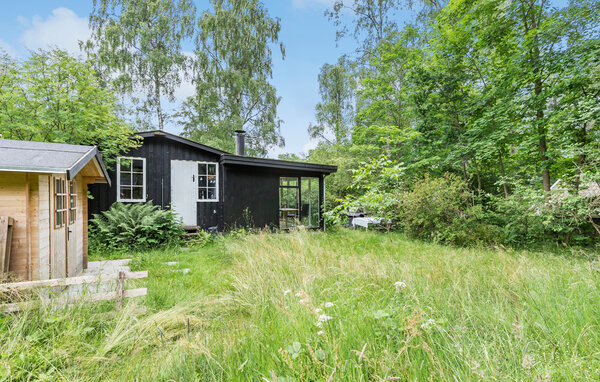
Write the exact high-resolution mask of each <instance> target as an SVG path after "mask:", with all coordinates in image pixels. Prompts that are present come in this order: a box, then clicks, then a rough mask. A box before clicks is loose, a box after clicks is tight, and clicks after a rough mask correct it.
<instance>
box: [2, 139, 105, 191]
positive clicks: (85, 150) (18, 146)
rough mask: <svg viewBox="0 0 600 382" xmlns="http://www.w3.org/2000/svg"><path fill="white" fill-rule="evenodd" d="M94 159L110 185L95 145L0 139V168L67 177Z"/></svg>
mask: <svg viewBox="0 0 600 382" xmlns="http://www.w3.org/2000/svg"><path fill="white" fill-rule="evenodd" d="M93 159H96V160H97V161H98V165H99V166H100V168H101V169H102V173H103V175H104V178H105V179H106V181H107V182H109V184H110V177H109V176H108V173H107V171H106V167H104V163H103V162H102V158H101V156H100V152H99V151H98V148H96V147H95V146H81V145H68V144H64V143H49V142H33V141H17V140H11V139H0V171H19V172H44V173H65V174H67V179H69V180H70V179H73V178H74V177H75V175H77V173H78V172H79V171H80V170H81V169H83V168H84V167H85V165H86V164H88V163H89V162H90V161H91V160H93Z"/></svg>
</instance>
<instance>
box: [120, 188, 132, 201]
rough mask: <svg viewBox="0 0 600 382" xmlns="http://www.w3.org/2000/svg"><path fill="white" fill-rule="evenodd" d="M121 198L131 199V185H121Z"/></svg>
mask: <svg viewBox="0 0 600 382" xmlns="http://www.w3.org/2000/svg"><path fill="white" fill-rule="evenodd" d="M121 199H131V187H121Z"/></svg>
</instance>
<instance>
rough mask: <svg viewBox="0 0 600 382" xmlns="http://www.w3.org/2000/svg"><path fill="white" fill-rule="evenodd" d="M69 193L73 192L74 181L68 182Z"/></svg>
mask: <svg viewBox="0 0 600 382" xmlns="http://www.w3.org/2000/svg"><path fill="white" fill-rule="evenodd" d="M69 193H70V194H74V193H75V185H74V183H73V182H72V181H71V182H69Z"/></svg>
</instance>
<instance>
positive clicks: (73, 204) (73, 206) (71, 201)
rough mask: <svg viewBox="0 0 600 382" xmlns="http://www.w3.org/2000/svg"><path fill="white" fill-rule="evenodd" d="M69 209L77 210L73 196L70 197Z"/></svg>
mask: <svg viewBox="0 0 600 382" xmlns="http://www.w3.org/2000/svg"><path fill="white" fill-rule="evenodd" d="M69 207H70V208H75V197H74V196H72V195H71V196H70V197H69Z"/></svg>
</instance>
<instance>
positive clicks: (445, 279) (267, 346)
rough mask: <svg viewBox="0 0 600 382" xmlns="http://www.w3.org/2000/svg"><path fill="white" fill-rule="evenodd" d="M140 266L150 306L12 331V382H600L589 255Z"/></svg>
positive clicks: (476, 252) (324, 248) (322, 240)
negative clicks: (146, 275)
mask: <svg viewBox="0 0 600 382" xmlns="http://www.w3.org/2000/svg"><path fill="white" fill-rule="evenodd" d="M132 257H133V259H134V260H133V262H132V264H131V265H132V269H133V270H148V271H149V273H150V276H149V278H148V279H147V280H139V281H129V282H128V286H127V287H128V288H132V287H135V286H142V285H143V286H147V287H148V291H149V292H148V296H147V297H144V298H138V299H131V300H130V301H128V305H127V307H126V308H125V309H124V310H123V311H121V312H119V313H115V312H114V304H111V303H99V304H82V305H78V306H75V307H71V308H68V309H65V310H59V311H51V310H35V311H31V312H26V313H21V314H18V315H11V316H6V317H2V316H0V380H2V378H4V379H5V380H157V381H165V380H175V381H192V380H255V381H274V380H275V379H276V380H277V381H294V380H301V381H338V380H345V381H359V380H363V381H378V380H411V381H412V380H482V379H483V380H532V381H550V380H552V381H557V380H589V379H597V380H600V328H599V326H598V324H599V323H600V294H599V290H598V289H599V286H600V284H599V280H600V274H598V273H597V272H596V271H594V270H591V269H590V266H589V264H588V262H587V259H586V257H584V256H582V255H579V256H577V255H571V254H569V255H567V254H565V255H559V254H556V253H542V252H525V251H513V250H505V249H497V250H487V249H456V248H450V247H446V246H440V245H435V244H427V243H422V242H417V241H413V240H408V239H405V238H403V237H402V236H400V235H396V236H394V242H393V244H390V243H389V241H388V238H387V236H386V235H385V234H378V233H371V232H368V233H367V232H359V231H341V232H338V233H327V234H324V233H312V232H296V233H293V234H272V235H250V236H247V237H241V238H232V237H229V238H227V237H226V238H224V239H220V240H218V241H217V242H216V243H214V244H211V245H209V246H207V247H204V248H199V249H191V250H187V251H186V250H183V249H179V248H175V249H165V250H155V251H150V252H143V253H135V254H132ZM166 261H178V262H179V264H177V265H174V266H168V265H164V264H163V262H166ZM177 268H189V269H190V272H189V273H186V274H184V273H183V272H178V271H176V270H175V269H177ZM140 305H143V306H145V307H146V308H147V313H146V314H143V315H139V313H136V310H138V309H137V308H139V306H140Z"/></svg>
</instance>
